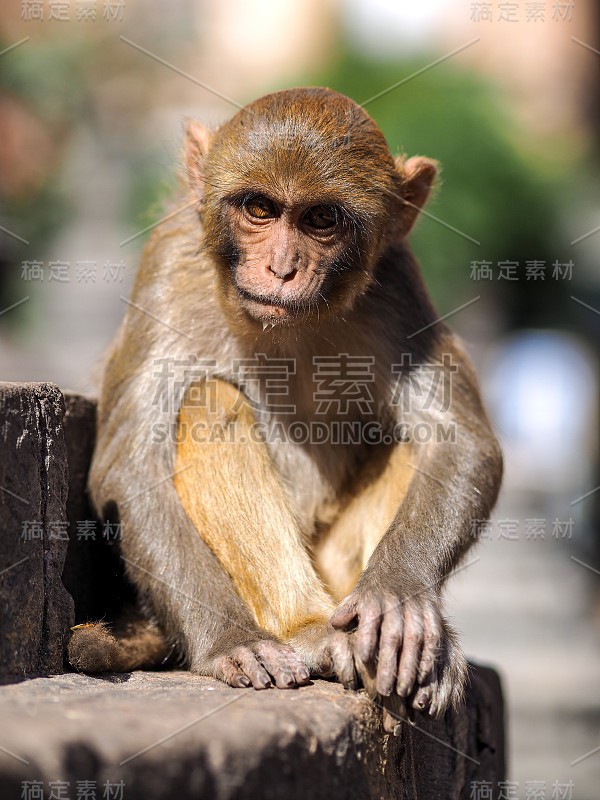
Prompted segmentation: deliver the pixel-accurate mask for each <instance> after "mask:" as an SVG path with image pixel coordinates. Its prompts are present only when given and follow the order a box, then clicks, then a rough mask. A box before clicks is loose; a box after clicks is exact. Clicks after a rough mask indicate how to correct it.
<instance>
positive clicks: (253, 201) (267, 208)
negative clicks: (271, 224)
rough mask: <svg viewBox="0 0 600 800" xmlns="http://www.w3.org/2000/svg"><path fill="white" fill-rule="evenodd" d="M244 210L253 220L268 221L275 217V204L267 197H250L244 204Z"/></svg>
mask: <svg viewBox="0 0 600 800" xmlns="http://www.w3.org/2000/svg"><path fill="white" fill-rule="evenodd" d="M244 208H245V209H246V211H247V212H248V214H250V216H251V217H254V219H270V218H271V217H276V216H277V210H276V208H275V204H274V203H272V202H271V200H269V198H268V197H263V196H262V195H260V196H259V197H251V198H250V199H249V200H246V202H245V203H244Z"/></svg>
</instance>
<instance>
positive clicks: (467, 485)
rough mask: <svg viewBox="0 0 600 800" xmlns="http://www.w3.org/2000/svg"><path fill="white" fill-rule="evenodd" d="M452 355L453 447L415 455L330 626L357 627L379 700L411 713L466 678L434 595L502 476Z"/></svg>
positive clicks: (438, 706) (453, 697)
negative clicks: (406, 481)
mask: <svg viewBox="0 0 600 800" xmlns="http://www.w3.org/2000/svg"><path fill="white" fill-rule="evenodd" d="M444 349H445V351H446V352H448V342H446V344H445V347H444ZM452 355H453V357H454V359H455V363H456V362H458V364H459V370H458V373H457V374H456V376H454V377H453V379H452V402H451V405H450V408H449V409H448V410H447V411H446V412H445V413H444V422H445V423H451V424H452V425H453V426H454V430H455V431H456V440H455V441H435V437H434V439H433V440H432V441H430V442H429V443H428V444H426V445H422V446H421V448H420V449H419V450H415V454H414V457H413V460H412V466H413V469H414V474H413V477H412V479H411V482H410V485H409V488H408V491H407V493H406V495H405V497H404V499H403V501H402V504H401V506H400V508H399V510H398V512H397V514H396V516H395V519H394V521H393V523H392V524H391V526H390V527H389V529H388V531H387V532H386V533H385V534H384V536H383V537H382V539H381V540H380V542H379V544H378V545H377V547H376V548H375V550H374V552H373V554H372V556H371V558H370V560H369V563H368V565H367V567H366V569H365V570H364V572H363V574H362V576H361V578H360V580H359V582H358V584H357V586H356V588H355V589H354V591H353V592H352V593H351V594H350V595H349V596H348V597H347V598H346V600H344V601H343V602H342V604H341V605H340V606H339V608H338V610H337V611H336V613H335V614H334V615H333V617H332V620H331V621H332V624H333V626H334V627H335V628H342V629H348V628H349V627H352V626H354V625H357V631H356V638H355V651H356V653H357V655H358V657H359V658H360V659H361V660H362V661H363V662H364V663H365V664H371V666H372V669H373V672H375V671H376V687H377V691H378V692H379V693H380V694H381V695H384V696H385V695H390V694H391V693H392V692H393V691H394V690H396V691H397V693H398V694H399V695H401V696H402V697H408V696H409V695H412V704H413V705H414V706H415V707H416V708H426V707H427V706H429V709H430V713H432V714H436V713H438V712H439V711H440V710H444V709H445V707H446V706H447V705H448V702H452V703H453V704H456V703H457V702H458V701H459V700H460V696H461V691H462V684H463V683H464V673H465V662H464V659H463V657H462V654H461V653H460V650H459V649H458V648H457V647H456V644H455V641H454V635H453V633H452V631H451V629H450V628H449V626H448V625H447V623H446V622H445V620H444V619H443V617H442V614H441V608H442V604H441V599H440V596H439V592H440V589H441V586H442V584H443V582H444V580H445V578H446V577H447V576H448V574H449V572H450V571H451V570H452V569H453V568H454V567H455V566H456V565H457V564H458V562H459V561H460V558H461V557H462V556H463V555H464V553H465V552H466V551H467V549H468V548H469V546H470V545H471V544H472V543H473V541H474V538H473V532H472V529H473V525H472V523H473V521H474V520H483V519H487V518H488V516H489V514H490V512H491V509H492V507H493V505H494V503H495V500H496V497H497V494H498V490H499V485H500V478H501V473H502V458H501V453H500V449H499V446H498V444H497V442H496V439H495V437H494V435H493V433H492V431H491V428H490V425H489V422H488V420H487V418H486V416H485V412H484V411H483V408H482V405H481V401H480V399H479V392H478V388H477V382H476V378H475V375H474V372H473V369H472V367H471V365H470V363H469V362H468V360H467V359H466V358H463V357H462V355H461V354H460V351H458V350H456V349H454V348H453V349H452ZM413 413H414V412H413Z"/></svg>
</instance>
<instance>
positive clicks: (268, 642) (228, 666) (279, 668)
mask: <svg viewBox="0 0 600 800" xmlns="http://www.w3.org/2000/svg"><path fill="white" fill-rule="evenodd" d="M199 671H200V672H202V673H203V674H207V671H206V670H205V669H201V670H199ZM208 671H209V673H210V674H211V675H212V676H213V677H215V678H218V679H219V680H221V681H224V683H228V684H229V685H230V686H235V687H237V688H248V687H250V686H253V687H254V688H255V689H268V688H269V687H270V686H273V685H275V686H276V687H277V688H278V689H292V688H294V687H295V686H301V685H302V684H305V683H308V681H309V680H310V674H309V671H308V669H307V668H306V666H305V665H304V663H303V661H302V659H301V658H300V656H299V655H298V654H297V653H296V652H294V650H293V649H292V648H291V647H288V646H287V645H284V644H281V643H280V642H278V641H275V640H272V639H257V640H256V641H253V642H249V643H247V644H244V645H230V646H226V647H224V648H223V649H222V651H221V652H220V653H218V655H215V656H214V657H213V659H212V662H211V665H210V666H209V670H208Z"/></svg>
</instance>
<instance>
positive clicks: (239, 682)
mask: <svg viewBox="0 0 600 800" xmlns="http://www.w3.org/2000/svg"><path fill="white" fill-rule="evenodd" d="M216 673H217V674H216V677H217V678H219V680H222V681H224V682H225V683H228V684H229V685H230V686H233V687H235V688H236V689H247V688H248V687H249V686H252V682H251V680H250V678H249V677H248V676H247V675H244V673H243V672H242V670H241V669H240V668H239V667H238V666H237V665H236V664H235V663H234V662H233V660H232V659H231V658H222V659H220V660H219V662H218V663H217V669H216Z"/></svg>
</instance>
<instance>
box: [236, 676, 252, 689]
mask: <svg viewBox="0 0 600 800" xmlns="http://www.w3.org/2000/svg"><path fill="white" fill-rule="evenodd" d="M238 683H239V685H240V687H241V688H242V689H247V688H248V687H249V686H252V681H251V680H250V678H248V677H247V676H246V675H240V677H239V678H238Z"/></svg>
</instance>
